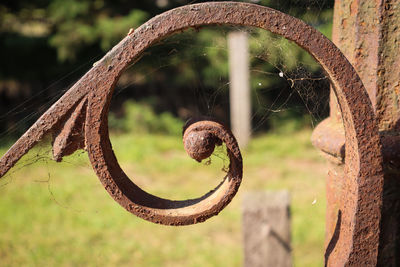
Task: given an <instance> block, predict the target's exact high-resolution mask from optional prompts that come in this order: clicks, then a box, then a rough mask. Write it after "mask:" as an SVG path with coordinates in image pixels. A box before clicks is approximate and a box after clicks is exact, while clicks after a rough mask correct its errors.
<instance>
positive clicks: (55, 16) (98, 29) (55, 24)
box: [0, 0, 333, 136]
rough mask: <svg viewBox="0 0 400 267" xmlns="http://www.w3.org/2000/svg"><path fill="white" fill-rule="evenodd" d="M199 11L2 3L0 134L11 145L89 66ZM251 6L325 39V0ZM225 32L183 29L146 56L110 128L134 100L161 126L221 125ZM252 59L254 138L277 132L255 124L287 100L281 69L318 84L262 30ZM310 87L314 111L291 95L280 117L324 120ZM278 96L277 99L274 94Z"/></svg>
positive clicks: (83, 1)
mask: <svg viewBox="0 0 400 267" xmlns="http://www.w3.org/2000/svg"><path fill="white" fill-rule="evenodd" d="M199 2H205V1H185V0H157V1H144V0H143V1H128V0H113V1H111V0H95V1H92V0H79V1H78V0H68V1H65V0H19V1H15V0H9V1H2V2H1V3H0V61H1V62H2V64H1V66H0V113H1V114H3V115H2V117H1V118H0V119H1V123H0V131H6V130H8V131H9V130H12V132H11V131H10V132H8V135H12V134H13V135H16V136H18V135H19V134H21V133H23V132H24V131H25V130H26V128H27V127H28V126H29V125H31V124H32V123H33V122H34V121H35V120H36V119H37V117H38V116H39V115H40V114H42V113H43V112H44V111H45V110H47V108H48V107H49V106H50V105H51V104H52V103H53V102H54V101H56V100H57V99H58V98H59V97H60V96H61V95H62V94H63V93H64V92H65V91H66V90H67V89H68V87H69V86H71V85H72V84H73V83H74V82H75V81H76V80H77V79H78V78H79V77H81V76H82V75H83V74H84V73H85V72H86V71H87V70H88V69H89V68H90V67H91V66H92V64H93V63H94V62H95V61H97V60H99V59H100V58H101V57H102V55H104V54H105V53H106V52H107V51H108V50H109V49H110V48H112V47H113V46H114V45H116V44H117V43H118V42H119V41H120V40H121V39H122V38H123V37H124V36H126V34H127V33H128V31H129V30H130V28H137V27H138V26H139V25H141V24H142V23H144V22H145V21H146V20H148V19H149V18H151V17H153V16H155V15H157V14H160V13H162V12H163V11H166V10H169V9H171V8H174V7H178V6H181V5H185V4H189V3H199ZM250 2H254V3H258V4H261V5H265V6H269V7H272V8H275V9H278V10H280V11H283V12H285V13H288V14H290V15H293V16H295V17H298V18H301V19H303V20H304V21H306V22H307V23H309V24H311V25H312V26H314V27H316V28H318V29H319V30H320V31H322V32H323V33H324V34H325V35H326V36H328V37H330V35H331V30H330V29H331V21H332V7H333V1H331V0H326V1H316V0H290V1H280V0H261V1H257V0H256V1H250ZM229 30H231V29H229V28H224V27H214V28H206V29H204V30H201V31H199V32H197V31H195V30H189V31H187V32H185V33H182V34H179V35H177V36H174V37H172V38H169V39H168V40H167V41H165V42H163V43H162V45H158V46H155V47H152V48H151V49H150V51H149V52H148V53H146V55H144V57H143V58H142V60H141V61H140V62H139V63H138V64H136V65H135V66H133V67H132V68H130V69H128V71H127V72H126V73H125V75H123V76H122V77H121V80H120V82H119V84H118V85H117V89H116V96H115V100H114V101H113V106H112V107H111V108H112V111H113V112H114V114H115V115H112V116H113V118H112V119H111V121H112V123H111V126H112V127H113V126H115V127H117V128H118V129H117V130H123V129H125V130H128V129H127V126H121V125H123V124H124V123H123V122H118V121H117V120H118V119H121V118H122V117H124V115H126V110H125V109H124V107H132V103H133V102H131V105H129V104H127V105H123V104H122V102H124V101H125V100H126V99H134V100H135V101H140V103H144V106H145V108H144V110H147V109H149V110H150V109H151V110H152V111H151V112H155V114H161V113H164V115H163V116H164V117H165V112H168V113H170V114H172V116H176V117H179V118H180V119H182V120H185V119H186V118H187V117H190V116H193V115H198V114H202V115H214V116H216V117H218V118H220V119H222V120H224V121H226V122H229V103H228V100H227V99H228V87H229V86H228V81H229V77H228V62H227V50H226V36H225V35H226V33H227V32H228V31H229ZM265 40H267V41H265ZM218 48H221V49H218ZM250 50H251V54H252V55H253V56H252V58H251V68H252V73H251V75H252V90H253V98H254V99H253V100H254V101H253V103H254V107H253V109H254V117H253V120H255V121H256V122H257V121H265V122H266V123H265V125H262V126H261V127H259V128H260V130H266V129H271V128H273V127H274V125H276V123H275V124H274V123H273V122H272V121H271V120H270V119H269V118H268V119H265V118H263V116H264V114H265V112H266V109H267V108H266V107H268V106H270V105H271V103H275V102H278V103H275V104H277V106H279V103H280V102H282V103H283V102H285V101H287V98H288V96H290V95H291V92H292V91H293V88H292V87H293V86H292V85H293V84H291V82H289V80H288V79H280V78H279V76H278V75H277V74H278V73H279V70H280V71H283V72H284V73H285V77H286V75H290V77H292V78H293V77H294V78H296V77H300V76H303V77H304V76H305V73H308V74H307V75H311V76H321V75H322V74H321V70H320V68H319V67H318V66H317V65H316V64H315V63H313V60H312V59H311V57H310V56H309V55H308V54H307V53H306V52H304V51H303V50H301V49H299V48H298V47H297V46H295V45H293V44H291V43H289V42H286V41H285V40H282V39H281V38H278V37H276V36H273V35H272V34H270V33H268V32H265V31H258V30H251V34H250ZM265 73H269V74H274V75H265ZM296 85H298V88H303V89H304V88H308V87H309V86H310V83H309V82H308V83H307V80H304V81H303V80H302V79H299V80H298V84H296ZM312 86H313V88H314V90H316V89H315V88H317V89H318V87H323V88H322V89H321V92H322V93H321V94H318V95H317V96H316V97H314V98H309V92H305V94H307V99H308V100H310V101H309V103H306V105H307V104H310V105H316V108H309V107H307V106H306V107H304V105H303V102H304V95H303V96H302V95H301V94H302V93H301V92H298V96H297V97H292V99H290V101H288V103H287V105H290V104H293V105H295V106H298V105H300V104H301V106H303V108H302V110H299V111H298V112H293V111H291V112H286V113H285V112H283V113H280V114H281V115H279V116H284V117H289V118H293V119H296V120H302V118H303V117H304V110H305V109H308V110H309V111H310V110H311V109H312V110H313V112H316V114H326V112H327V105H320V103H322V102H325V103H327V101H326V99H327V92H328V91H327V86H326V83H321V84H319V83H318V82H316V81H314V82H313V84H312ZM277 88H278V89H279V90H273V89H277ZM126 89H129V90H126ZM282 92H283V93H282ZM279 97H280V99H277V98H279ZM199 99H200V100H202V101H199ZM308 100H307V101H308ZM21 103H22V104H21ZM215 103H218V105H215ZM137 105H138V104H137ZM128 109H129V108H128ZM130 110H131V111H132V109H130ZM146 112H147V111H145V113H146ZM154 117H157V116H156V115H154ZM316 118H318V115H316ZM166 120H168V119H166ZM118 125H119V126H118ZM151 127H152V126H150V128H151ZM128 128H129V127H128ZM166 131H167V132H168V131H169V130H166ZM174 131H175V130H172V132H174Z"/></svg>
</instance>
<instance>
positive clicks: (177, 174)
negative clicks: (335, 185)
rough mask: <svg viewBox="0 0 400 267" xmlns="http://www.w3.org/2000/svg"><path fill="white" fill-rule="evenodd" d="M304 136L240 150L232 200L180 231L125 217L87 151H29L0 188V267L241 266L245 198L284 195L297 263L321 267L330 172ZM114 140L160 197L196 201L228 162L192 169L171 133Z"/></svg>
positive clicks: (278, 137)
mask: <svg viewBox="0 0 400 267" xmlns="http://www.w3.org/2000/svg"><path fill="white" fill-rule="evenodd" d="M310 135H311V130H301V131H297V132H295V133H290V134H289V133H286V134H285V133H279V134H277V133H276V134H268V135H260V136H256V137H255V138H254V139H253V140H252V142H251V143H250V145H249V147H248V148H247V149H246V150H245V151H242V152H243V157H244V177H243V183H242V186H241V188H240V190H239V193H238V195H237V197H236V198H235V199H234V200H233V201H232V203H231V204H230V205H228V207H227V208H226V209H225V210H223V211H222V212H221V213H220V215H218V216H216V217H213V218H211V219H209V220H208V221H206V222H205V223H201V224H198V225H192V226H185V227H167V226H160V225H155V224H152V223H149V222H146V221H143V220H141V219H139V218H137V217H135V216H133V215H131V214H129V213H128V212H126V211H125V210H124V209H123V208H121V207H120V206H119V205H118V204H117V203H115V202H114V201H113V200H112V199H111V197H109V196H108V194H107V192H106V191H105V190H104V189H103V187H102V185H101V184H100V182H99V181H98V179H97V177H96V176H95V174H94V172H93V171H92V169H91V166H90V164H89V162H88V160H87V156H86V154H85V153H79V152H78V153H75V154H74V155H72V156H70V157H67V158H65V160H64V162H63V163H55V162H53V161H50V160H39V158H38V156H43V155H44V156H46V158H47V159H48V158H49V149H50V147H49V146H43V147H41V148H38V149H35V150H34V151H33V152H31V153H30V154H28V155H27V156H25V158H24V159H23V160H22V162H21V163H20V164H19V165H18V166H16V168H15V169H17V170H13V171H11V173H10V174H8V175H7V176H6V177H5V178H4V179H2V180H1V181H0V266H99V265H100V266H114V265H129V266H241V265H242V261H243V253H242V243H241V238H242V237H241V195H242V194H243V192H246V191H259V190H280V189H287V190H289V192H290V193H291V198H292V201H291V202H292V206H291V212H292V247H293V257H294V265H295V266H321V265H322V264H323V258H322V257H323V239H324V218H325V205H326V202H325V179H324V178H325V172H326V170H325V163H324V160H323V159H322V158H321V157H320V156H319V155H318V153H317V151H316V150H315V149H314V148H313V147H312V146H311V144H310V141H309V139H310ZM112 143H113V147H114V150H115V152H116V155H117V157H118V160H119V162H120V164H121V165H122V167H123V169H124V170H125V171H126V172H127V173H128V175H129V177H131V179H133V180H134V181H135V182H136V183H137V184H138V185H139V186H141V187H143V188H144V189H146V190H148V191H149V192H150V193H153V194H157V195H159V196H161V197H169V198H174V199H183V198H188V197H196V196H200V195H202V194H204V193H206V192H208V190H209V189H211V187H214V186H215V185H217V184H218V182H219V181H220V180H221V179H222V178H223V176H224V173H223V172H222V171H221V169H222V168H223V167H224V165H227V164H228V162H227V161H226V157H225V156H223V150H222V149H219V150H218V151H217V152H216V156H213V157H212V158H211V163H212V164H210V165H206V164H198V163H196V162H195V161H194V160H192V159H190V158H189V157H188V156H187V155H186V152H185V151H184V150H183V146H182V141H181V139H179V137H175V136H166V135H154V134H136V135H133V134H120V135H114V136H112ZM0 152H1V153H2V154H3V153H4V152H5V150H4V149H3V150H1V151H0ZM36 161H38V162H36ZM30 163H34V164H30ZM315 200H316V202H315ZM313 202H315V203H314V204H313Z"/></svg>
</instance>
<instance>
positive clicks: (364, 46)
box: [312, 0, 400, 266]
mask: <svg viewBox="0 0 400 267" xmlns="http://www.w3.org/2000/svg"><path fill="white" fill-rule="evenodd" d="M332 39H333V42H334V43H335V44H336V45H337V46H338V47H339V48H340V49H341V51H342V52H343V53H344V55H345V56H346V57H347V58H348V59H349V61H350V62H351V63H352V64H353V66H354V67H355V69H356V70H357V72H358V75H359V76H360V78H361V79H362V81H363V83H364V85H365V87H366V89H367V91H368V94H369V97H370V99H371V102H372V105H373V108H374V111H375V115H376V118H377V121H378V125H379V132H380V136H381V141H382V147H383V148H382V153H383V156H384V171H385V175H384V176H385V181H384V193H383V196H382V199H383V206H382V210H381V216H382V217H381V223H380V242H379V252H378V265H379V266H399V265H400V132H399V130H400V71H399V69H400V1H398V0H363V1H361V0H336V1H335V10H334V21H333V34H332ZM330 105H331V113H330V117H329V118H328V119H326V120H325V121H323V122H322V123H321V124H320V125H319V126H318V127H317V128H316V129H315V131H314V133H313V137H312V139H313V143H314V145H315V146H316V147H318V148H319V149H320V150H322V151H323V152H324V153H325V155H327V157H328V158H329V159H330V162H331V165H330V170H329V172H328V178H327V202H328V205H327V215H326V244H325V245H326V255H325V260H326V261H327V262H326V263H327V264H328V265H332V266H334V264H335V262H336V259H335V255H333V254H334V253H333V251H334V246H335V239H336V240H337V238H338V236H339V235H340V233H339V232H338V229H337V225H338V221H339V220H340V216H339V217H338V208H337V207H338V201H339V199H340V195H341V194H342V193H343V191H342V190H343V189H342V188H343V186H344V184H345V178H346V177H344V175H343V166H344V165H343V162H344V161H345V160H346V159H345V151H344V143H345V137H344V133H343V129H342V128H343V126H342V122H341V113H340V112H341V111H340V109H339V107H338V104H337V100H336V96H335V95H334V93H333V91H332V93H331V100H330ZM365 197H368V196H365ZM371 216H373V214H371ZM339 224H340V223H339ZM331 254H332V255H331ZM330 256H331V257H330Z"/></svg>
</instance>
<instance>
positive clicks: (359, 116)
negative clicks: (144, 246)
mask: <svg viewBox="0 0 400 267" xmlns="http://www.w3.org/2000/svg"><path fill="white" fill-rule="evenodd" d="M203 25H237V26H254V27H258V28H262V29H265V30H268V31H271V32H272V33H275V34H279V35H281V36H283V37H285V38H287V39H289V40H292V41H294V42H295V43H296V44H298V45H299V46H301V47H302V48H304V49H305V50H307V51H308V52H309V53H310V54H311V55H312V56H313V57H314V58H315V59H316V60H317V61H318V62H319V63H320V64H321V66H322V67H323V69H324V70H325V71H326V73H327V75H328V77H329V78H330V80H331V83H332V85H333V86H334V91H335V93H336V96H337V98H338V102H339V105H340V108H341V110H342V116H343V122H344V128H345V134H346V140H348V141H347V142H346V168H345V172H346V177H347V180H346V188H347V194H346V195H343V196H340V203H338V211H339V212H340V214H342V215H341V220H340V223H339V231H340V235H339V238H338V240H337V242H336V244H335V250H334V251H333V254H336V257H335V258H338V259H339V260H338V262H337V264H338V265H348V264H349V265H351V264H359V265H374V264H376V259H377V253H378V243H379V242H378V241H379V221H380V207H381V202H382V201H381V195H382V187H383V175H382V157H381V152H380V151H381V149H380V140H379V136H378V128H377V123H376V121H375V117H374V113H373V109H372V106H371V103H370V100H369V98H368V95H367V93H366V90H365V88H364V86H363V84H362V82H361V80H360V78H359V76H358V75H357V73H356V72H355V70H354V69H353V67H352V66H351V64H350V63H349V62H348V61H347V59H346V58H345V57H344V56H343V54H342V53H341V52H340V51H339V49H338V48H337V47H336V46H335V45H334V44H333V43H332V42H331V41H329V40H328V39H327V38H326V37H324V36H323V35H322V34H321V33H319V32H318V31H317V30H315V29H314V28H313V27H311V26H308V25H307V24H305V23H304V22H302V21H300V20H298V19H296V18H293V17H291V16H289V15H286V14H283V13H281V12H278V11H276V10H273V9H270V8H266V7H261V6H258V5H253V4H246V3H237V2H221V3H218V2H216V3H202V4H195V5H189V6H184V7H181V8H177V9H174V10H171V11H168V12H165V13H163V14H161V15H159V16H157V17H155V18H153V19H151V20H150V21H148V22H147V23H145V24H144V25H142V26H141V27H140V28H138V29H137V30H135V31H134V32H133V33H132V34H130V35H128V36H127V37H126V38H124V39H123V40H122V41H121V42H120V43H119V44H118V45H117V46H115V47H114V48H113V49H112V50H111V51H110V52H109V53H107V55H106V56H105V57H104V58H103V59H102V60H101V61H99V62H98V64H97V65H96V66H94V67H93V68H92V69H91V70H90V71H89V72H88V73H87V74H86V75H85V76H84V77H82V79H81V80H80V81H78V82H77V83H76V84H75V85H74V86H73V87H72V88H71V89H70V90H69V91H68V92H67V93H66V94H65V95H64V96H63V97H62V98H61V99H60V100H59V101H58V102H57V103H56V104H55V105H54V106H53V107H52V108H51V109H50V110H49V111H48V112H46V113H45V114H44V115H43V116H42V117H41V118H40V119H39V120H38V122H37V123H35V125H33V126H32V128H31V129H30V130H29V131H28V132H27V133H26V134H25V135H24V136H23V137H21V139H20V140H19V141H18V142H17V143H16V144H15V145H14V146H13V148H11V149H10V150H11V151H9V152H8V153H7V154H6V155H5V156H4V157H3V158H2V160H1V161H0V167H1V169H0V176H2V175H4V173H5V172H7V171H8V169H9V168H11V166H13V165H14V164H15V162H16V161H17V160H18V159H19V158H20V157H21V156H22V155H23V154H24V153H26V151H28V150H29V149H30V148H31V147H32V146H33V145H34V144H35V143H36V142H37V141H39V140H40V139H41V138H42V136H43V135H44V134H45V133H47V132H49V131H51V130H52V129H53V128H54V127H55V125H56V124H57V123H58V122H59V121H60V120H61V119H62V117H63V116H64V115H65V114H67V113H68V112H69V111H70V110H71V109H72V108H73V107H74V105H76V103H77V102H79V101H81V99H83V98H85V97H88V100H87V101H88V113H87V118H86V128H85V129H86V145H87V149H88V152H89V157H90V160H91V162H92V165H93V166H94V169H95V171H96V173H97V175H98V176H99V177H100V180H101V181H102V183H103V184H104V185H105V186H106V189H107V190H108V192H109V193H110V194H111V196H113V198H114V199H115V200H116V201H118V202H119V203H120V204H121V205H123V206H124V207H126V208H127V209H129V208H130V206H129V205H131V203H130V202H132V199H130V197H129V196H130V192H135V193H136V192H140V191H139V190H138V189H137V188H134V186H133V184H132V183H131V182H130V181H129V182H128V180H129V179H128V178H127V177H126V176H125V174H124V173H123V172H122V170H121V168H120V167H119V165H118V162H117V161H116V159H115V156H114V155H113V153H112V149H111V144H110V142H109V140H108V129H107V123H106V122H107V113H108V106H109V102H110V99H111V95H112V91H113V88H114V85H115V83H116V81H117V79H118V77H119V76H120V74H121V73H122V72H123V70H124V69H125V68H126V67H127V66H128V65H129V64H130V63H131V62H133V61H134V60H136V59H138V58H139V57H140V55H141V53H143V52H144V50H145V49H147V48H148V47H150V46H151V45H153V44H154V43H156V42H158V41H160V40H161V39H163V38H165V37H167V36H169V35H172V34H174V33H176V32H179V31H182V30H185V29H187V28H190V27H196V28H197V27H201V26H203ZM43 121H47V124H46V125H45V126H41V124H40V123H41V122H43ZM13 149H14V151H15V149H17V150H16V151H17V152H13ZM109 169H111V170H112V171H109ZM114 173H115V174H117V175H118V177H116V176H114ZM366 194H367V195H368V196H369V197H368V198H362V197H361V196H363V195H366ZM157 203H158V202H157V201H155V202H154V203H153V202H152V205H153V208H154V207H156V209H158V211H157V212H158V213H159V214H162V216H170V215H171V214H169V213H168V212H166V211H165V210H163V209H162V208H161V207H165V206H164V205H160V204H157ZM170 204H171V206H173V204H172V203H170ZM157 205H159V206H157ZM195 205H196V204H195ZM167 206H168V205H167ZM157 207H158V208H157ZM167 210H168V209H167ZM185 212H186V211H185ZM185 212H183V214H185ZM146 213H147V211H146V210H144V211H141V210H138V211H137V212H135V214H138V215H139V216H141V217H143V218H146V219H148V218H149V216H150V215H148V214H146ZM171 216H172V217H173V215H171ZM200 218H201V217H200ZM179 220H180V222H183V223H185V222H187V221H185V219H184V218H183V217H182V218H181V219H179ZM172 221H173V220H172ZM173 222H174V224H178V221H173ZM363 247H367V248H369V249H371V248H374V249H373V250H372V251H371V250H369V251H366V250H364V249H363Z"/></svg>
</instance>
